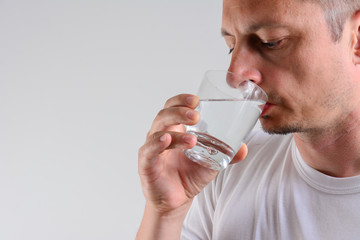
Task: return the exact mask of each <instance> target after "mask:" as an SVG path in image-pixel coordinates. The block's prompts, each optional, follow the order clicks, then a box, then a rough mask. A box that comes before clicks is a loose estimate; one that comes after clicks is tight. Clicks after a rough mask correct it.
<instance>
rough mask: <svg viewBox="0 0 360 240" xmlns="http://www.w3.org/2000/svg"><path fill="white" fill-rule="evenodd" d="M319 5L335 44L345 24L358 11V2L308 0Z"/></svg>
mask: <svg viewBox="0 0 360 240" xmlns="http://www.w3.org/2000/svg"><path fill="white" fill-rule="evenodd" d="M310 1H312V2H314V3H317V4H320V6H321V7H322V9H323V10H324V14H325V19H326V22H327V24H328V26H329V30H330V33H331V36H332V38H333V40H334V41H335V42H338V41H339V40H340V39H341V36H342V33H343V30H344V25H345V22H346V21H347V20H348V19H349V18H350V17H351V16H352V15H353V14H354V13H355V12H356V11H357V10H360V0H310Z"/></svg>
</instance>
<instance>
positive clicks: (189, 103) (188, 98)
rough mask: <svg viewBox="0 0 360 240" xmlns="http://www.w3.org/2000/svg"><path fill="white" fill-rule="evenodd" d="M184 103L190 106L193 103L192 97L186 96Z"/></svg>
mask: <svg viewBox="0 0 360 240" xmlns="http://www.w3.org/2000/svg"><path fill="white" fill-rule="evenodd" d="M185 101H186V104H187V105H190V106H191V105H192V103H193V101H194V96H188V97H187V98H186V100H185Z"/></svg>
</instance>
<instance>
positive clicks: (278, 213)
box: [181, 131, 360, 240]
mask: <svg viewBox="0 0 360 240" xmlns="http://www.w3.org/2000/svg"><path fill="white" fill-rule="evenodd" d="M248 149H249V153H248V156H247V157H246V159H245V160H243V161H242V162H240V163H238V164H234V165H230V166H229V167H227V168H226V169H225V170H224V171H222V172H220V173H219V174H218V176H217V177H216V178H215V179H214V181H212V182H211V183H210V184H209V185H208V186H206V188H205V189H204V190H203V191H202V192H201V193H200V194H199V195H198V196H196V198H195V199H194V202H193V204H192V206H191V208H190V211H189V213H188V215H187V217H186V219H185V222H184V225H183V231H182V235H181V239H191V240H194V239H201V240H205V239H217V240H228V239H244V240H247V239H266V240H271V239H274V240H280V239H283V240H292V239H314V240H321V239H324V240H329V239H341V240H347V239H351V240H353V239H360V176H355V177H350V178H334V177H330V176H327V175H325V174H322V173H320V172H318V171H316V170H315V169H313V168H311V167H310V166H308V165H307V164H306V163H305V162H304V160H303V159H302V158H301V156H300V153H299V151H298V149H297V147H296V145H295V142H294V139H293V136H292V135H291V134H289V135H285V136H281V135H268V134H266V133H264V132H262V131H257V132H255V133H254V134H252V135H251V136H250V137H249V140H248Z"/></svg>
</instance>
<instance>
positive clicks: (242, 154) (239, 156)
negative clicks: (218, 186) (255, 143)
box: [230, 143, 248, 164]
mask: <svg viewBox="0 0 360 240" xmlns="http://www.w3.org/2000/svg"><path fill="white" fill-rule="evenodd" d="M247 154H248V148H247V146H246V144H245V143H243V145H241V148H240V149H239V151H238V152H237V153H236V154H235V156H234V157H233V159H232V160H231V162H230V164H233V163H238V162H240V161H242V160H244V159H245V157H246V155H247Z"/></svg>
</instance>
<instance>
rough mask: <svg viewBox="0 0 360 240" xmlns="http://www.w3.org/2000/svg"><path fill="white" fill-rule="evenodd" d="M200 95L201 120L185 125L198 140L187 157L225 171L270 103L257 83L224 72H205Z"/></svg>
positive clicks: (189, 150)
mask: <svg viewBox="0 0 360 240" xmlns="http://www.w3.org/2000/svg"><path fill="white" fill-rule="evenodd" d="M198 96H199V98H200V103H199V106H198V107H197V108H196V110H197V111H198V112H199V113H200V121H199V122H198V123H197V124H196V125H194V126H185V127H186V131H187V132H188V133H191V134H194V135H195V136H196V137H197V143H196V145H195V146H194V147H193V148H192V149H186V150H185V151H184V152H185V155H186V156H187V157H188V158H190V159H191V160H193V161H195V162H197V163H199V164H201V165H203V166H206V167H208V168H211V169H214V170H222V169H224V168H226V167H227V166H228V164H229V162H230V161H231V159H232V158H233V157H234V155H235V154H236V152H237V151H238V150H239V149H240V147H241V145H242V143H243V140H244V138H245V137H246V135H247V134H248V133H249V132H250V131H251V129H252V128H253V127H254V126H255V124H256V121H257V120H258V118H259V116H260V114H261V112H262V109H263V107H264V105H265V103H266V101H267V95H266V93H265V92H264V91H263V90H262V89H261V88H260V87H259V86H258V85H256V84H255V83H253V82H252V81H250V80H246V79H245V78H243V77H242V76H241V75H237V74H234V73H231V72H227V71H225V70H210V71H207V72H206V73H205V76H204V79H203V81H202V83H201V85H200V88H199V91H198Z"/></svg>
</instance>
